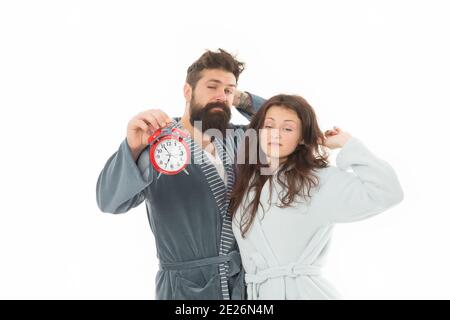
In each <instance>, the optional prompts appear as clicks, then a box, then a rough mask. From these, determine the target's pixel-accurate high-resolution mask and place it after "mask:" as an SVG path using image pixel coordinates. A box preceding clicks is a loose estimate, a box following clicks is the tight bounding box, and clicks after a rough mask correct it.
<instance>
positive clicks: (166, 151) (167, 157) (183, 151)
mask: <svg viewBox="0 0 450 320" xmlns="http://www.w3.org/2000/svg"><path fill="white" fill-rule="evenodd" d="M186 137H187V134H186V133H184V132H183V131H182V130H180V129H179V128H175V127H173V126H172V127H165V128H160V129H158V130H156V131H155V132H154V133H153V134H152V135H151V136H150V137H149V138H148V143H149V144H150V162H151V164H152V165H153V167H154V168H155V170H156V171H158V172H159V175H158V178H159V177H160V176H161V174H166V175H175V174H178V173H180V172H181V171H184V172H185V173H186V174H189V173H188V172H187V170H186V166H187V165H188V163H189V161H190V159H191V152H190V149H189V146H188V145H187V143H186V141H185V140H184V138H186Z"/></svg>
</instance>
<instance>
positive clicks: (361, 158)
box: [321, 137, 403, 223]
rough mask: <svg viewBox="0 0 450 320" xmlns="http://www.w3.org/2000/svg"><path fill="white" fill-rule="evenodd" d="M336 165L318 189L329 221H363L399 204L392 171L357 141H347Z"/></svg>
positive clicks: (399, 194)
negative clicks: (320, 188)
mask: <svg viewBox="0 0 450 320" xmlns="http://www.w3.org/2000/svg"><path fill="white" fill-rule="evenodd" d="M336 165H337V167H330V168H328V169H329V176H328V179H327V181H326V183H325V184H324V186H323V189H322V190H321V193H322V194H323V195H324V196H325V198H324V199H322V200H321V201H323V202H324V205H325V206H326V210H324V211H326V216H327V217H326V218H328V220H329V222H331V223H335V222H351V221H357V220H361V219H365V218H368V217H371V216H373V215H375V214H378V213H380V212H382V211H384V210H386V209H388V208H390V207H392V206H394V205H396V204H398V203H399V202H401V201H402V199H403V190H402V187H401V186H400V183H399V180H398V178H397V175H396V173H395V171H394V169H393V168H392V167H391V166H390V165H389V164H388V163H387V162H385V161H383V160H382V159H379V158H378V157H376V156H375V155H374V154H372V152H371V151H370V150H368V149H367V148H366V147H365V146H364V145H363V143H362V142H361V141H360V140H358V139H357V138H355V137H352V138H350V140H349V141H347V143H346V144H345V145H344V147H343V148H342V149H341V150H340V152H339V154H338V156H337V158H336ZM348 169H352V171H353V172H349V171H347V170H348Z"/></svg>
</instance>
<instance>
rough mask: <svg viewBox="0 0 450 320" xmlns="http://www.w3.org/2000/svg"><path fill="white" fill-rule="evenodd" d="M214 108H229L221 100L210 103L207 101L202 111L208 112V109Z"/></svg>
mask: <svg viewBox="0 0 450 320" xmlns="http://www.w3.org/2000/svg"><path fill="white" fill-rule="evenodd" d="M214 108H220V109H222V110H223V111H225V112H226V111H228V110H229V109H230V108H229V107H228V106H227V105H226V104H225V103H223V102H211V103H208V104H207V105H206V106H205V108H204V112H208V111H210V110H212V109H214Z"/></svg>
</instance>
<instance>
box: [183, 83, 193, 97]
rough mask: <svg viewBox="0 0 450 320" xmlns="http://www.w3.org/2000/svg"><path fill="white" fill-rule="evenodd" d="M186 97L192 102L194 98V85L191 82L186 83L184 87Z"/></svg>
mask: <svg viewBox="0 0 450 320" xmlns="http://www.w3.org/2000/svg"><path fill="white" fill-rule="evenodd" d="M183 93H184V98H185V99H186V101H187V102H191V99H192V87H191V85H190V84H189V83H187V82H186V83H185V84H184V87H183Z"/></svg>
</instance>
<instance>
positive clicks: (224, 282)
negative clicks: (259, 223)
mask: <svg viewBox="0 0 450 320" xmlns="http://www.w3.org/2000/svg"><path fill="white" fill-rule="evenodd" d="M174 126H175V127H177V128H182V127H181V125H180V123H179V122H177V123H176V124H175V125H174ZM242 136H243V130H241V129H238V130H235V132H234V135H230V136H227V137H226V140H225V141H220V140H219V139H215V140H214V141H213V143H214V146H215V147H216V154H217V156H220V159H221V160H222V162H223V164H224V167H225V172H226V181H227V183H226V185H225V183H224V181H223V180H222V178H221V177H220V175H219V173H218V172H217V169H216V167H215V166H214V164H213V163H211V161H210V160H209V158H208V156H207V155H206V154H204V153H205V152H206V151H204V150H203V149H202V148H201V147H200V146H199V145H198V144H197V143H195V142H194V140H193V139H191V138H190V137H187V138H185V141H186V143H187V144H188V145H189V147H190V149H191V153H192V155H193V161H194V163H195V164H199V165H200V166H201V168H202V171H203V172H204V174H205V177H206V180H207V183H208V185H209V187H210V189H211V192H212V194H213V196H214V198H215V200H216V203H217V206H218V208H219V211H220V215H221V218H222V230H221V235H220V247H219V255H221V256H222V255H227V254H228V253H229V252H230V251H231V249H232V248H233V247H234V246H235V243H236V239H235V238H234V235H233V229H232V226H231V217H230V215H229V214H228V206H229V203H230V195H231V192H232V189H233V186H234V179H235V173H234V169H233V160H234V157H235V156H234V155H235V153H236V146H237V145H238V143H239V140H240V138H241V137H242ZM235 139H237V140H236V141H235ZM224 142H225V143H224ZM228 270H229V265H228V263H221V264H220V265H219V274H220V284H221V289H222V297H223V299H224V300H229V299H230V290H229V288H228Z"/></svg>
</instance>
